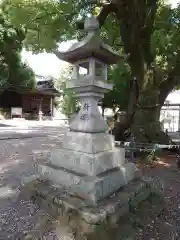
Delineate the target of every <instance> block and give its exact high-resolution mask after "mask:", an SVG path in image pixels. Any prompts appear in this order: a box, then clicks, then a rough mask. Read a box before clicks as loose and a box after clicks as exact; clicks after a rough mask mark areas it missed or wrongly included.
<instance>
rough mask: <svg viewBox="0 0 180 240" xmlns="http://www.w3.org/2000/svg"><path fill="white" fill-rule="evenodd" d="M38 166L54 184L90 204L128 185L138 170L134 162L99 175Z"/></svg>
mask: <svg viewBox="0 0 180 240" xmlns="http://www.w3.org/2000/svg"><path fill="white" fill-rule="evenodd" d="M38 167H39V172H40V173H41V175H42V176H44V178H45V179H48V180H50V181H51V182H52V184H53V185H54V186H56V187H57V188H62V187H65V188H66V189H67V191H68V192H69V193H70V194H72V195H75V196H78V197H80V198H82V199H85V200H86V201H88V202H89V204H96V203H97V202H98V201H99V200H101V199H103V198H105V197H108V196H110V195H111V194H113V193H114V192H116V191H117V190H118V189H119V188H121V187H122V186H125V185H127V184H128V182H129V181H131V180H133V179H134V177H135V174H136V171H137V169H136V167H135V165H134V164H132V163H127V164H124V165H123V166H121V167H119V168H116V169H113V170H111V171H107V172H105V173H103V174H100V175H98V176H85V175H82V174H81V175H80V174H78V175H77V173H75V172H70V171H67V170H65V169H63V168H54V167H52V166H50V165H39V166H38Z"/></svg>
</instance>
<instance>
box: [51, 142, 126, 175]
mask: <svg viewBox="0 0 180 240" xmlns="http://www.w3.org/2000/svg"><path fill="white" fill-rule="evenodd" d="M49 163H50V164H52V165H54V166H57V167H62V168H66V169H69V170H72V171H74V172H78V173H82V174H86V175H89V176H95V175H98V174H100V173H102V172H105V171H108V170H110V169H113V168H115V167H118V166H122V165H123V164H124V163H125V152H124V149H123V148H115V147H114V148H113V150H109V151H103V152H99V153H95V154H94V153H93V154H89V153H83V152H80V151H72V150H67V149H54V150H52V152H51V156H50V158H49Z"/></svg>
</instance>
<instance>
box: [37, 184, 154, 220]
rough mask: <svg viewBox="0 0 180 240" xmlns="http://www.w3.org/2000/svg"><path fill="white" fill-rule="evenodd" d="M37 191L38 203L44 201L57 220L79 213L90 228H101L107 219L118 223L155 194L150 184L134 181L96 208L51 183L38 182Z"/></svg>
mask: <svg viewBox="0 0 180 240" xmlns="http://www.w3.org/2000/svg"><path fill="white" fill-rule="evenodd" d="M34 190H35V192H34V193H35V194H34V196H36V200H37V199H38V200H40V201H44V204H45V205H46V204H47V206H46V207H48V209H47V210H48V211H51V210H52V211H53V209H54V207H55V208H56V210H55V212H56V214H57V216H61V215H64V214H68V213H69V212H72V211H76V212H77V214H78V215H79V216H80V217H81V218H82V219H83V220H84V221H85V222H87V223H89V224H98V222H101V221H105V220H106V219H107V218H108V221H109V220H110V221H111V222H116V221H118V219H119V218H120V217H121V216H123V215H124V214H125V213H127V212H129V211H130V210H131V209H132V208H135V207H136V206H138V204H139V203H140V202H142V201H144V200H145V199H147V198H148V197H149V196H150V195H151V193H152V192H153V189H152V187H151V182H149V181H143V180H135V181H131V182H130V183H129V184H128V185H127V186H126V187H123V188H120V189H119V191H117V192H116V193H114V194H113V195H111V196H109V197H107V198H104V199H103V200H101V201H99V202H98V204H97V205H96V206H90V205H89V202H87V201H86V200H82V199H80V198H78V197H75V196H72V195H70V194H69V193H68V192H67V191H66V190H65V189H63V188H62V189H56V188H53V187H52V186H51V184H50V183H49V182H43V181H41V182H38V184H37V185H36V186H35V188H34ZM39 203H40V202H39ZM45 205H41V206H45ZM53 215H54V214H53Z"/></svg>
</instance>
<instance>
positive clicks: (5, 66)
mask: <svg viewBox="0 0 180 240" xmlns="http://www.w3.org/2000/svg"><path fill="white" fill-rule="evenodd" d="M23 39H24V34H23V32H22V31H21V30H17V29H15V28H14V27H13V25H12V24H11V22H10V21H9V19H8V17H7V15H5V14H4V13H3V11H1V12H0V63H1V66H0V91H1V92H2V91H3V90H4V89H6V88H13V89H16V90H18V91H23V90H30V89H32V88H33V87H34V84H35V76H34V73H33V71H32V69H30V68H29V67H28V66H27V64H25V63H23V62H22V61H21V49H22V41H23Z"/></svg>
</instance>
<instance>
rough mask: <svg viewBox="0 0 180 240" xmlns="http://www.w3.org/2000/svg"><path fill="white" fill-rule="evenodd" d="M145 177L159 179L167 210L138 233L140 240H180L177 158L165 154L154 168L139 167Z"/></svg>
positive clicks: (179, 170)
mask: <svg viewBox="0 0 180 240" xmlns="http://www.w3.org/2000/svg"><path fill="white" fill-rule="evenodd" d="M139 167H140V169H141V170H142V173H143V175H145V176H148V177H153V178H159V179H160V181H161V182H162V184H163V187H164V196H165V206H166V207H165V209H164V210H163V211H162V213H161V214H160V215H159V216H158V217H156V219H154V220H152V222H151V223H150V224H148V225H147V226H146V227H145V228H144V229H140V231H139V232H138V233H137V238H136V239H138V240H158V239H160V240H175V239H177V240H178V239H180V169H178V168H177V164H176V156H175V154H172V153H165V154H163V155H162V156H160V158H159V160H158V161H157V162H156V163H155V164H154V165H152V166H144V165H142V164H140V165H139Z"/></svg>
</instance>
